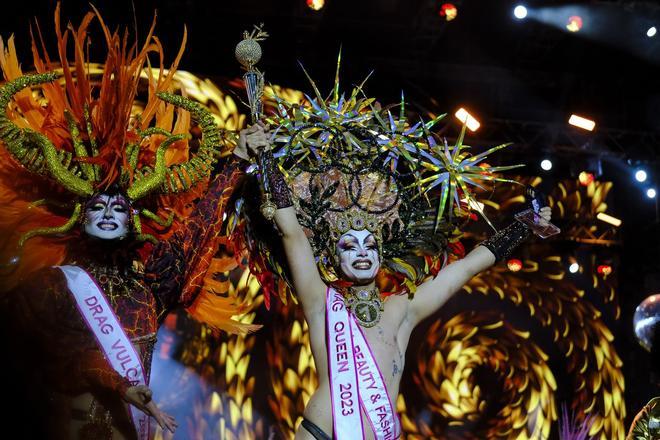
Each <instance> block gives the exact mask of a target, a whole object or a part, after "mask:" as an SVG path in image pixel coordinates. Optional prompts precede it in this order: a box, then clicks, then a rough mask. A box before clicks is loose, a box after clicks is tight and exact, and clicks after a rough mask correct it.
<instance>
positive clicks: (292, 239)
mask: <svg viewBox="0 0 660 440" xmlns="http://www.w3.org/2000/svg"><path fill="white" fill-rule="evenodd" d="M275 223H276V224H277V227H278V229H279V230H280V233H281V235H282V243H283V245H284V252H285V253H286V258H287V262H288V263H289V268H290V269H291V275H292V276H293V287H294V288H295V289H296V295H297V297H298V298H299V299H300V302H301V303H302V306H303V310H304V312H305V316H308V317H309V316H311V315H312V314H316V313H322V312H323V310H324V308H323V307H324V299H325V296H324V294H323V292H324V291H325V288H326V286H325V284H324V283H323V280H322V279H321V276H320V275H319V271H318V269H317V268H316V262H315V261H316V260H315V258H314V252H313V251H312V247H311V245H310V244H309V240H307V236H306V235H305V232H304V231H303V229H302V227H301V226H300V224H299V223H298V218H297V217H296V210H295V209H294V208H293V207H292V206H289V207H286V208H281V209H278V210H277V211H276V212H275Z"/></svg>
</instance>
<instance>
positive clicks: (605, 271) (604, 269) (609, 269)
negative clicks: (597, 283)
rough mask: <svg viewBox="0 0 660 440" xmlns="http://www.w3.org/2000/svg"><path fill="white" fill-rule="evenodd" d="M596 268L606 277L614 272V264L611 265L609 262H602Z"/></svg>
mask: <svg viewBox="0 0 660 440" xmlns="http://www.w3.org/2000/svg"><path fill="white" fill-rule="evenodd" d="M596 270H597V271H598V273H599V274H601V275H602V276H604V277H606V276H608V275H609V274H611V273H612V266H610V265H609V264H601V265H600V266H598V267H597V268H596Z"/></svg>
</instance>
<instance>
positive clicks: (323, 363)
mask: <svg viewBox="0 0 660 440" xmlns="http://www.w3.org/2000/svg"><path fill="white" fill-rule="evenodd" d="M406 307H407V299H405V298H393V299H391V300H388V301H387V302H386V303H385V310H384V311H383V314H382V316H381V319H380V321H379V322H378V324H376V325H375V326H373V327H371V328H365V327H361V330H362V333H363V334H364V337H365V339H366V341H367V343H368V345H369V349H370V351H371V354H372V355H373V357H374V360H375V361H376V364H377V365H378V368H379V370H380V373H381V375H382V376H383V380H384V381H385V383H386V384H388V388H390V386H389V385H395V384H396V388H398V382H399V379H400V377H401V373H402V372H403V367H404V362H405V352H406V348H407V346H408V339H409V336H410V334H409V332H407V331H406V329H405V326H404V325H403V324H404V321H405V316H406ZM308 325H309V328H310V340H311V345H312V352H313V354H314V360H315V362H316V366H317V369H318V373H319V380H320V381H325V380H327V374H328V357H327V343H328V342H329V341H327V340H326V337H328V333H327V332H326V319H325V313H323V316H317V317H314V318H312V319H308ZM332 337H338V338H341V339H342V340H340V341H330V342H335V343H338V344H343V343H347V345H349V344H350V332H349V331H348V330H347V331H346V332H341V333H334V332H333V336H332ZM358 367H359V366H358Z"/></svg>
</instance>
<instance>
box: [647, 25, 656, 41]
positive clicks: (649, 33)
mask: <svg viewBox="0 0 660 440" xmlns="http://www.w3.org/2000/svg"><path fill="white" fill-rule="evenodd" d="M657 33H658V30H657V29H656V28H655V26H651V27H650V28H649V29H648V30H647V31H646V36H647V37H649V38H652V37H655V34H657Z"/></svg>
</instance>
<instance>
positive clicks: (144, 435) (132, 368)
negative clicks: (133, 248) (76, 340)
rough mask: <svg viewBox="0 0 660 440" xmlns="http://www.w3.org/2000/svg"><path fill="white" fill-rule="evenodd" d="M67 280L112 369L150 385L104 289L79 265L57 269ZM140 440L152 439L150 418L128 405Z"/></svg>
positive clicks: (138, 357)
mask: <svg viewBox="0 0 660 440" xmlns="http://www.w3.org/2000/svg"><path fill="white" fill-rule="evenodd" d="M57 267H58V268H59V269H60V270H61V271H62V272H63V273H64V276H65V277H66V281H67V286H68V288H69V290H70V291H71V293H72V294H73V297H74V298H75V300H76V305H77V306H78V310H79V311H80V314H81V315H82V317H83V319H84V320H85V323H86V324H87V326H88V327H89V329H90V330H91V331H92V334H94V337H95V338H96V340H97V342H98V343H99V346H100V347H101V350H102V351H103V354H104V355H105V358H106V359H107V360H108V362H109V363H110V365H111V366H112V368H113V369H114V370H115V371H117V373H119V374H121V375H122V376H123V377H125V378H127V379H128V380H129V381H130V382H131V384H133V385H147V377H146V374H145V372H144V367H143V366H142V361H141V360H140V356H138V354H137V352H136V351H135V348H134V347H133V344H131V341H130V340H129V339H128V337H127V336H126V333H125V332H124V329H123V328H122V326H121V324H120V323H119V319H117V316H116V315H115V312H114V310H112V307H111V306H110V304H109V303H108V300H107V298H106V297H105V294H104V293H103V289H101V287H100V286H99V285H98V284H97V283H96V281H95V280H94V278H92V277H91V276H90V275H89V274H88V273H87V272H86V271H85V270H84V269H82V268H80V267H78V266H57ZM128 407H129V409H130V411H131V417H132V418H133V423H134V424H135V429H136V430H137V433H138V438H139V439H140V440H146V439H148V438H149V416H148V415H146V414H145V413H143V412H142V411H140V410H138V409H137V408H135V407H134V406H133V405H129V406H128Z"/></svg>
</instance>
